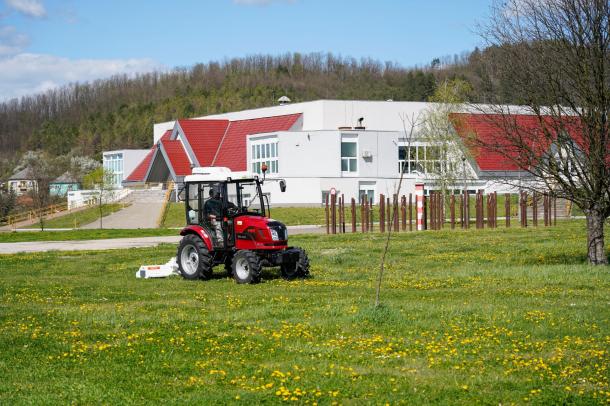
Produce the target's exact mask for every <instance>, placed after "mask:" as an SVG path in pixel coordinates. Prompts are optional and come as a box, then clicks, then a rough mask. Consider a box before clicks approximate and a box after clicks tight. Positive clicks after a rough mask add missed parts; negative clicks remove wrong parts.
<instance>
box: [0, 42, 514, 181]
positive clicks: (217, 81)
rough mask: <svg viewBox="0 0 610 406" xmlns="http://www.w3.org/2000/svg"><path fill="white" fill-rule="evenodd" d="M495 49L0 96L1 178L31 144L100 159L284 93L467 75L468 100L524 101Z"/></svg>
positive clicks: (326, 60) (416, 86) (322, 95)
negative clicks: (188, 121)
mask: <svg viewBox="0 0 610 406" xmlns="http://www.w3.org/2000/svg"><path fill="white" fill-rule="evenodd" d="M493 53H494V49H492V48H488V49H485V50H483V51H481V50H479V49H475V50H474V51H473V52H468V53H463V54H462V55H455V56H452V57H444V58H437V59H435V60H433V61H432V62H431V63H430V64H429V65H427V66H424V67H417V68H405V67H402V66H399V65H397V64H395V63H391V62H386V63H382V62H379V61H376V60H371V59H362V60H356V59H353V58H344V57H339V56H335V55H332V54H319V53H315V54H307V55H303V54H299V53H293V54H286V55H281V56H264V55H255V56H249V57H244V58H236V59H230V60H225V61H223V62H209V63H205V64H197V65H194V66H192V67H189V68H176V69H173V70H171V71H169V72H151V73H143V74H140V75H138V76H136V77H128V76H114V77H111V78H108V79H103V80H97V81H95V82H92V83H73V84H70V85H67V86H63V87H60V88H58V89H54V90H49V91H47V92H46V93H41V94H35V95H30V96H25V97H22V98H21V99H13V100H10V101H7V102H4V103H0V179H6V178H7V177H8V176H10V175H11V173H12V171H13V170H14V168H15V167H16V166H17V164H18V160H19V158H20V157H21V156H22V155H23V154H24V153H25V152H26V151H39V152H40V153H42V154H44V155H45V156H48V157H50V158H57V157H62V156H63V157H66V158H67V159H69V158H70V157H81V156H86V157H93V158H96V159H99V158H101V152H102V151H104V150H112V149H119V148H148V147H150V146H151V142H152V126H153V123H155V122H161V121H168V120H172V119H175V118H188V117H197V116H203V115H207V114H215V113H222V112H228V111H235V110H241V109H248V108H256V107H264V106H270V105H273V104H275V103H276V100H277V99H278V98H279V97H280V96H282V95H287V96H289V97H290V98H291V99H292V101H293V102H302V101H309V100H316V99H348V100H349V99H358V100H388V99H392V100H396V101H426V100H428V99H429V98H430V97H431V96H432V95H433V93H434V92H435V90H436V89H437V87H438V86H439V85H440V84H441V83H444V82H445V81H447V80H453V79H461V80H463V81H466V82H467V83H468V84H469V85H470V91H469V93H468V94H467V95H466V98H467V99H468V101H471V102H485V101H488V100H491V98H493V99H494V101H498V100H499V101H502V102H511V103H518V102H519V100H520V97H519V95H518V94H513V93H512V92H511V89H510V88H509V87H507V86H503V83H504V82H503V81H501V80H498V79H492V77H493V75H492V74H490V72H489V68H488V67H489V64H486V63H485V61H484V60H485V59H488V60H489V59H490V58H492V57H493Z"/></svg>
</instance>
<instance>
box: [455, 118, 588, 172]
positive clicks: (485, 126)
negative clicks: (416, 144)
mask: <svg viewBox="0 0 610 406" xmlns="http://www.w3.org/2000/svg"><path fill="white" fill-rule="evenodd" d="M450 119H451V120H452V122H453V125H454V127H455V129H456V132H457V133H458V135H459V136H460V137H461V138H462V139H463V140H464V143H465V145H466V147H467V148H468V149H469V150H470V152H471V153H472V155H473V157H474V160H475V161H476V163H477V165H478V166H479V168H480V169H481V170H482V171H518V170H519V168H520V167H521V168H524V167H527V166H529V165H532V164H534V162H525V161H524V160H525V158H523V162H522V163H521V164H519V162H520V161H521V160H520V159H519V158H520V155H519V149H518V148H516V146H515V144H514V143H513V142H510V138H512V139H514V138H515V137H516V136H519V137H520V138H519V139H520V140H521V142H522V143H523V145H526V146H527V147H528V148H530V149H531V150H532V151H534V153H535V155H537V156H542V154H544V153H545V152H546V151H548V149H549V148H550V146H551V143H552V138H553V137H555V136H556V133H557V129H559V128H561V129H564V130H566V131H567V132H569V134H570V136H571V137H572V139H574V141H575V142H577V143H578V144H580V146H581V147H583V145H582V140H583V137H582V130H581V128H580V126H579V124H578V122H577V119H576V118H574V117H565V118H562V119H557V118H554V117H551V116H544V117H542V118H539V117H538V116H536V115H525V114H515V115H510V116H505V115H500V114H469V113H455V114H451V115H450ZM558 120H560V121H558ZM545 129H546V131H548V132H549V133H550V135H551V137H549V136H548V135H547V134H545ZM473 137H474V139H473ZM485 144H487V145H490V146H492V147H490V148H485V147H484V145H485ZM585 148H586V146H585ZM500 150H502V152H499V151H500ZM529 158H531V154H529Z"/></svg>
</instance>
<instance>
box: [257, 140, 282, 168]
mask: <svg viewBox="0 0 610 406" xmlns="http://www.w3.org/2000/svg"><path fill="white" fill-rule="evenodd" d="M250 163H251V166H252V172H254V173H258V174H262V173H263V171H262V166H263V164H266V165H267V168H268V169H267V173H278V172H279V170H280V168H279V149H278V141H277V139H271V140H270V139H264V140H260V141H254V142H253V143H252V155H251V158H250Z"/></svg>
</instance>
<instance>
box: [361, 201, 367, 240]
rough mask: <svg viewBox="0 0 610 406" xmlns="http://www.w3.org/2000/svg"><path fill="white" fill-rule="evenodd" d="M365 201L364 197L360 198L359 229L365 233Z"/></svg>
mask: <svg viewBox="0 0 610 406" xmlns="http://www.w3.org/2000/svg"><path fill="white" fill-rule="evenodd" d="M365 202H366V200H364V195H362V197H361V198H360V228H361V230H362V232H363V233H364V232H365V220H364V219H365V217H364V204H365Z"/></svg>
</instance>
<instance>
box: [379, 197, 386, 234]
mask: <svg viewBox="0 0 610 406" xmlns="http://www.w3.org/2000/svg"><path fill="white" fill-rule="evenodd" d="M379 232H380V233H384V232H385V196H384V195H383V193H382V194H380V195H379Z"/></svg>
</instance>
